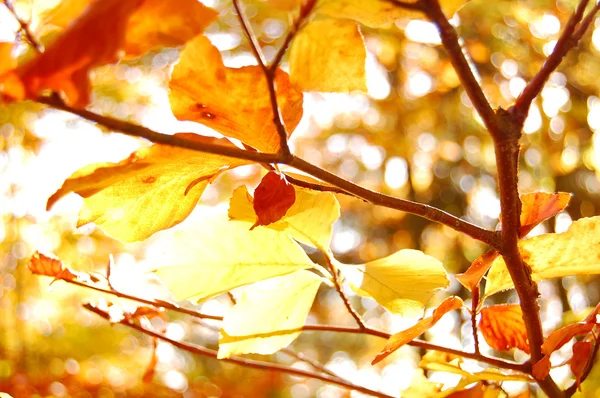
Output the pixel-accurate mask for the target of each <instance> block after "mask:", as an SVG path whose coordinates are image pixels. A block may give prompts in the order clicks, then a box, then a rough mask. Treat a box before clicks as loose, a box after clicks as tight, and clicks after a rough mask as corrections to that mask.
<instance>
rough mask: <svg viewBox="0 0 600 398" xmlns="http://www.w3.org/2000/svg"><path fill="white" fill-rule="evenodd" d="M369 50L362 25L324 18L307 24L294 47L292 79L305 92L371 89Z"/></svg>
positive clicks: (296, 39)
mask: <svg viewBox="0 0 600 398" xmlns="http://www.w3.org/2000/svg"><path fill="white" fill-rule="evenodd" d="M366 57H367V51H366V49H365V44H364V42H363V37H362V35H361V33H360V30H359V28H358V25H357V24H356V23H355V22H352V21H348V20H335V19H324V20H317V21H313V22H311V23H309V24H308V25H306V26H305V27H304V28H302V30H301V31H300V32H299V33H298V34H297V35H296V37H295V38H294V41H293V43H292V47H291V49H290V60H289V62H290V79H291V80H292V83H294V85H295V86H296V87H298V88H299V89H301V90H302V91H324V92H339V93H347V92H350V91H355V90H357V91H363V92H366V91H367V79H366V72H365V60H366Z"/></svg>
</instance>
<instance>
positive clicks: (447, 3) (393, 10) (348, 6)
mask: <svg viewBox="0 0 600 398" xmlns="http://www.w3.org/2000/svg"><path fill="white" fill-rule="evenodd" d="M404 2H405V3H416V2H417V0H405V1H404ZM467 2H468V0H441V1H440V3H441V5H442V9H443V11H444V13H445V14H446V16H447V17H452V15H454V13H455V12H456V11H458V9H459V8H461V7H462V6H463V5H464V4H465V3H467ZM316 11H317V12H318V13H321V14H324V15H328V16H330V17H334V18H346V19H353V20H355V21H358V22H360V23H362V24H363V25H366V26H369V27H371V28H381V27H384V26H388V25H391V24H392V23H394V22H395V21H396V20H397V19H400V18H413V19H427V18H426V17H425V14H424V13H422V12H420V11H413V10H407V9H405V8H402V7H398V6H395V5H394V4H392V2H390V1H384V0H321V1H319V2H318V3H317V8H316Z"/></svg>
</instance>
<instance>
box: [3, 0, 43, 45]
mask: <svg viewBox="0 0 600 398" xmlns="http://www.w3.org/2000/svg"><path fill="white" fill-rule="evenodd" d="M3 3H4V5H5V6H6V8H7V9H8V11H10V13H11V14H12V15H13V17H15V19H16V20H17V22H18V23H19V26H20V27H21V32H23V34H24V35H25V38H26V39H27V41H28V42H29V44H30V45H31V46H32V47H33V48H34V49H35V50H36V51H37V52H38V53H42V52H44V46H43V45H42V43H40V42H39V41H38V40H37V39H36V38H35V36H34V35H33V32H32V31H31V29H30V27H29V23H28V22H26V21H24V20H23V19H21V18H20V17H19V15H18V14H17V12H16V10H15V7H14V5H13V3H12V0H3Z"/></svg>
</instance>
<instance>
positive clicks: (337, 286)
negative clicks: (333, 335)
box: [325, 253, 367, 330]
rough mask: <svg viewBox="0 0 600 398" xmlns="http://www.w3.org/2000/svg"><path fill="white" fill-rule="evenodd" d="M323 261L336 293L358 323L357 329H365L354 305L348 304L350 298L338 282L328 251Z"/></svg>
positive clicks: (336, 271)
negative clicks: (327, 268)
mask: <svg viewBox="0 0 600 398" xmlns="http://www.w3.org/2000/svg"><path fill="white" fill-rule="evenodd" d="M325 261H326V262H327V266H328V267H329V271H330V272H331V277H332V279H333V284H334V285H335V290H337V292H338V294H339V295H340V297H341V298H342V301H343V302H344V305H345V306H346V309H347V310H348V312H349V313H350V315H352V318H354V320H355V321H356V323H357V324H358V327H359V329H361V330H364V329H366V327H367V326H366V325H365V322H364V321H363V319H362V318H361V316H360V315H359V314H358V312H356V310H355V309H354V307H352V304H350V300H349V299H348V296H346V294H345V293H344V291H343V290H342V285H341V283H340V278H339V275H338V270H337V269H336V268H335V266H334V265H333V262H332V260H331V258H330V257H329V254H328V253H325Z"/></svg>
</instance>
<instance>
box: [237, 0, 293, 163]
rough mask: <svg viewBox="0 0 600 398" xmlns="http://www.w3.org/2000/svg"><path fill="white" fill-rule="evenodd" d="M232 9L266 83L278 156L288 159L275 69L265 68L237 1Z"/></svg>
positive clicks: (285, 130) (262, 56) (261, 55)
mask: <svg viewBox="0 0 600 398" xmlns="http://www.w3.org/2000/svg"><path fill="white" fill-rule="evenodd" d="M233 7H234V8H235V11H236V12H237V15H238V19H239V21H240V24H241V25H242V28H243V29H244V33H245V34H246V37H247V38H248V41H249V42H250V47H251V48H252V53H253V54H254V57H255V58H256V61H257V62H258V64H259V65H260V67H261V69H262V71H263V73H264V75H265V79H266V81H267V88H268V90H269V100H270V102H271V109H272V111H273V123H274V124H275V128H276V129H277V134H278V135H279V154H280V155H281V157H282V159H288V158H289V157H290V156H291V152H290V147H289V146H288V142H287V140H288V135H289V134H288V133H287V129H286V127H285V125H284V123H283V117H282V115H281V110H280V109H279V104H278V103H277V90H276V87H275V78H276V75H277V69H275V70H272V71H271V70H270V69H269V68H268V67H267V63H266V61H265V57H264V55H263V53H262V50H261V49H260V44H259V43H258V40H257V39H256V35H255V34H254V31H253V30H252V27H251V26H250V22H248V19H247V18H246V16H245V14H244V12H243V11H242V9H241V7H240V4H239V0H233Z"/></svg>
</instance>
